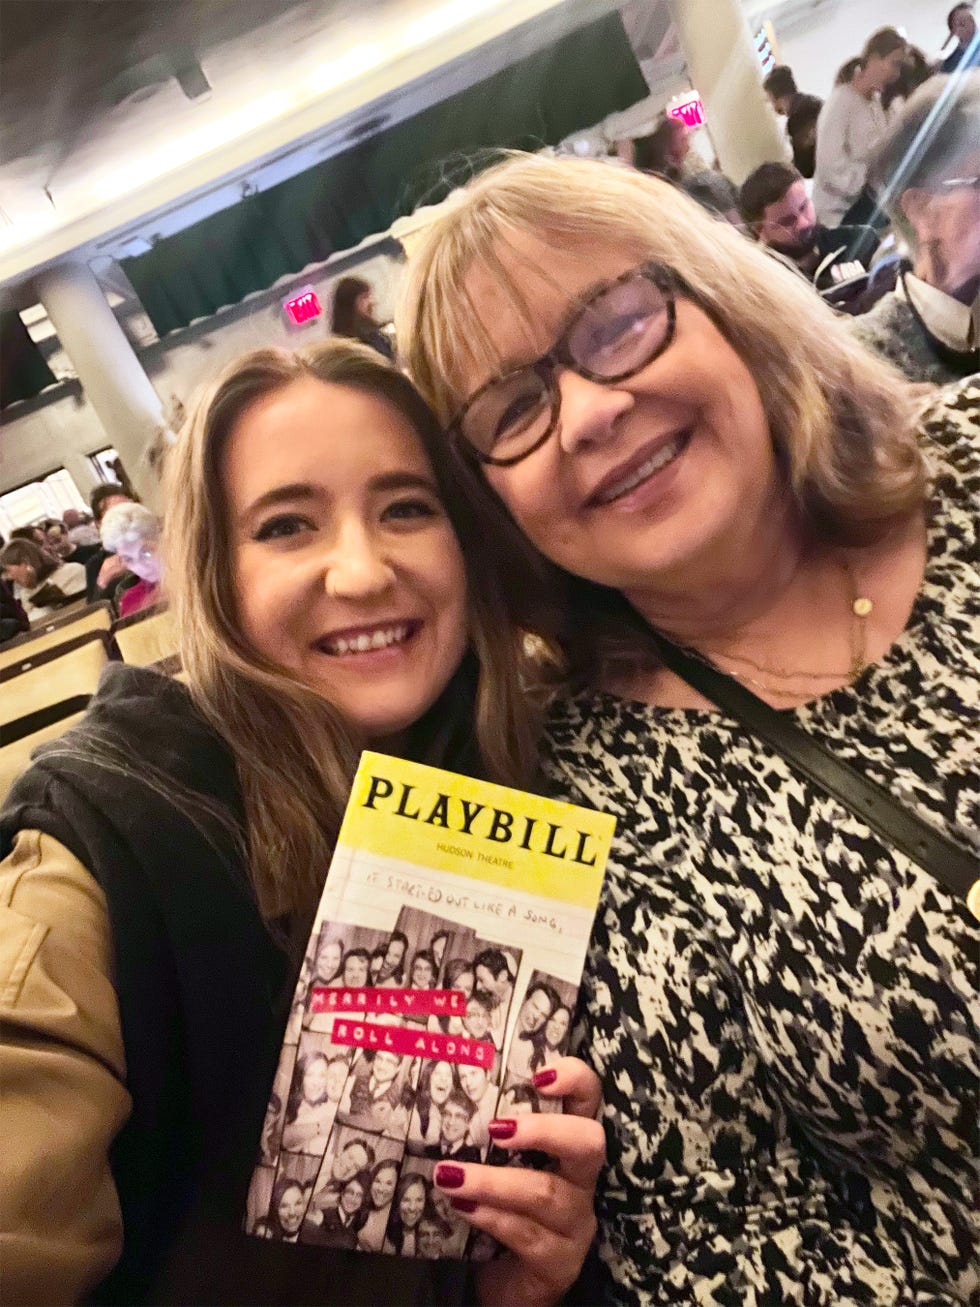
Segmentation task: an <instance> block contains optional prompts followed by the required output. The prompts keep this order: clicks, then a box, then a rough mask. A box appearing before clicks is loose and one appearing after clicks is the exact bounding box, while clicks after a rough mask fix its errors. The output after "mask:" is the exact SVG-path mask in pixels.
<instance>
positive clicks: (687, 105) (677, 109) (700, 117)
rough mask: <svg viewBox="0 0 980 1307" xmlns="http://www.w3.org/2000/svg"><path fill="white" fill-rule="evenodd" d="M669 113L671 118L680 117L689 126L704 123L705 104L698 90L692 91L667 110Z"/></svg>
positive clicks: (697, 125) (698, 125)
mask: <svg viewBox="0 0 980 1307" xmlns="http://www.w3.org/2000/svg"><path fill="white" fill-rule="evenodd" d="M667 113H668V114H669V116H670V117H671V118H679V119H680V120H681V122H682V123H684V124H685V125H686V126H688V127H701V126H703V125H704V104H703V103H702V101H701V97H700V95H698V93H697V91H692V92H691V94H690V95H688V96H685V98H684V99H683V100H678V102H677V104H675V105H673V106H672V107H671V108H670V109H668V110H667Z"/></svg>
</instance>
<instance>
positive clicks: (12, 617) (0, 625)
mask: <svg viewBox="0 0 980 1307" xmlns="http://www.w3.org/2000/svg"><path fill="white" fill-rule="evenodd" d="M0 551H2V546H0ZM30 624H31V623H30V618H29V617H28V616H27V614H26V613H25V612H24V607H23V605H22V604H21V602H20V600H19V599H17V598H16V597H15V595H14V587H13V585H12V584H11V582H10V581H8V580H7V578H6V577H5V576H0V644H5V643H6V642H7V641H8V640H14V639H16V638H17V636H18V635H23V633H24V632H25V631H26V630H27V629H28V628H29V627H30Z"/></svg>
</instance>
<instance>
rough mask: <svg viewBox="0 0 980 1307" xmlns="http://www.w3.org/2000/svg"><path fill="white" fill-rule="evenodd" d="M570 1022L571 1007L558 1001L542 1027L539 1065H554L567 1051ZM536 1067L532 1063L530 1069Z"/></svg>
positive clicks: (536, 1068) (536, 1067)
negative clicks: (542, 1035) (542, 1036)
mask: <svg viewBox="0 0 980 1307" xmlns="http://www.w3.org/2000/svg"><path fill="white" fill-rule="evenodd" d="M571 1024H572V1013H571V1009H570V1008H567V1007H566V1006H565V1004H564V1003H559V1004H558V1006H557V1007H556V1008H555V1010H554V1012H552V1014H551V1016H550V1017H549V1018H548V1021H547V1024H546V1025H545V1028H544V1032H543V1033H544V1039H543V1040H542V1045H541V1065H543V1066H554V1064H555V1063H556V1062H557V1061H558V1060H559V1059H560V1058H563V1057H564V1056H565V1054H566V1053H567V1052H568V1032H569V1027H570V1026H571ZM538 1069H539V1067H538V1065H535V1064H532V1066H531V1070H532V1071H537V1070H538Z"/></svg>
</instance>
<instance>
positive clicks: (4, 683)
mask: <svg viewBox="0 0 980 1307" xmlns="http://www.w3.org/2000/svg"><path fill="white" fill-rule="evenodd" d="M107 644H108V641H107V637H106V635H105V633H104V632H102V631H89V632H87V633H86V634H85V635H79V636H76V637H75V638H74V639H72V640H68V641H66V642H65V643H63V644H59V645H55V647H54V648H52V649H45V650H44V651H43V652H41V653H39V654H36V655H32V656H31V657H29V658H25V659H23V660H22V661H21V662H19V663H13V664H11V665H10V666H8V667H5V668H3V669H2V670H0V723H2V724H3V726H4V727H7V726H12V724H13V722H14V721H16V720H17V719H18V718H20V717H27V716H28V715H29V714H31V713H35V712H39V711H40V710H41V709H45V708H50V707H51V705H52V704H57V703H61V702H63V701H65V700H70V699H74V698H76V697H77V696H79V695H90V694H94V693H95V691H96V689H97V688H98V684H99V676H100V675H101V673H102V669H103V667H105V665H106V663H107V662H108V661H109V655H108V651H107ZM4 734H6V735H7V739H8V740H9V738H10V736H9V732H6V731H4V732H0V743H3V737H4Z"/></svg>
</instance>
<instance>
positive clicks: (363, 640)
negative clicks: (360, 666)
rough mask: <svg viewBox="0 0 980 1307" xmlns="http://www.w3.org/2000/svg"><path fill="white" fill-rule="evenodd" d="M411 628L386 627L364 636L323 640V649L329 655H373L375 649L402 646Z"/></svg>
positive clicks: (405, 625)
mask: <svg viewBox="0 0 980 1307" xmlns="http://www.w3.org/2000/svg"><path fill="white" fill-rule="evenodd" d="M411 630H412V628H411V626H410V625H409V624H408V623H403V624H402V625H401V626H387V627H383V628H382V629H380V630H377V631H372V632H371V633H370V635H369V634H367V633H365V634H364V635H351V636H338V637H337V638H336V639H335V640H329V639H328V640H324V641H323V642H322V643H323V648H324V649H325V650H326V652H327V653H329V654H359V653H373V652H374V651H375V650H377V649H387V648H388V647H389V646H390V645H393V644H404V643H405V641H406V640H407V639H408V637H409V635H410V634H411Z"/></svg>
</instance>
